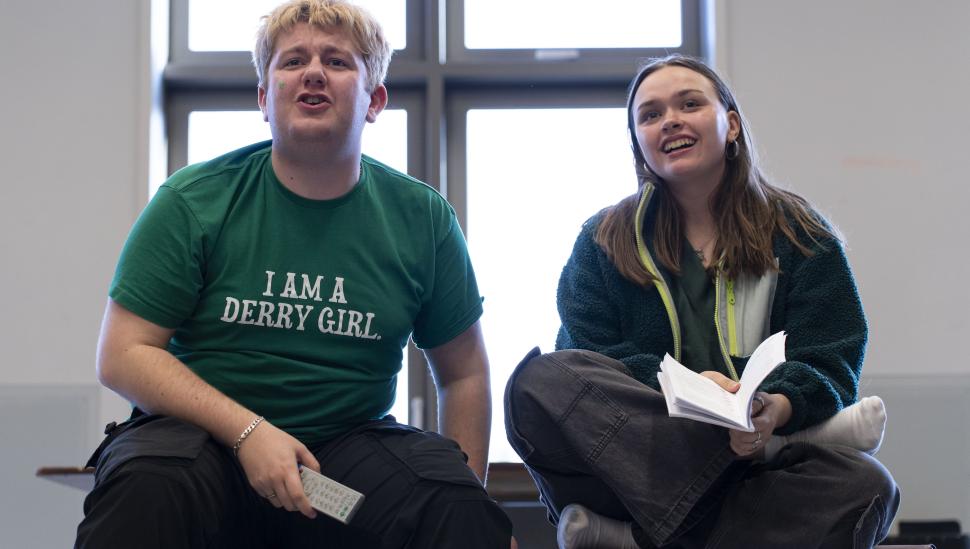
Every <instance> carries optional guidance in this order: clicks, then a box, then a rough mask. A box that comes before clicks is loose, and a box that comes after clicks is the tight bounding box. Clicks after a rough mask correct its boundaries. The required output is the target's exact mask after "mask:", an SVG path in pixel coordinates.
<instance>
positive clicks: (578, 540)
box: [556, 503, 638, 549]
mask: <svg viewBox="0 0 970 549" xmlns="http://www.w3.org/2000/svg"><path fill="white" fill-rule="evenodd" d="M556 541H557V542H559V549H638V545H637V542H635V541H633V533H632V531H631V530H630V523H629V522H622V521H619V520H615V519H611V518H609V517H604V516H603V515H597V514H596V513H594V512H592V511H590V510H589V509H587V508H585V507H583V506H582V505H579V504H578V503H573V504H570V505H567V506H566V508H565V509H563V510H562V514H561V515H559V529H558V531H557V532H556Z"/></svg>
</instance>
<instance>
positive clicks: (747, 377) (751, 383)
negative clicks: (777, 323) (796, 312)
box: [737, 332, 787, 410]
mask: <svg viewBox="0 0 970 549" xmlns="http://www.w3.org/2000/svg"><path fill="white" fill-rule="evenodd" d="M786 337H787V334H785V332H778V333H776V334H774V335H772V336H770V337H769V338H768V339H766V340H764V341H762V342H761V345H758V348H757V349H755V350H754V352H753V353H751V358H749V359H748V364H747V366H745V367H744V373H743V374H742V375H741V389H740V390H738V392H737V395H738V397H740V399H741V401H743V402H744V403H745V409H746V410H750V409H751V401H752V400H753V398H754V393H755V391H757V390H758V387H759V386H761V383H762V382H763V381H764V380H765V378H766V377H768V374H770V373H771V372H772V370H774V369H775V368H776V367H777V366H778V365H779V364H781V363H782V362H784V361H785V338H786Z"/></svg>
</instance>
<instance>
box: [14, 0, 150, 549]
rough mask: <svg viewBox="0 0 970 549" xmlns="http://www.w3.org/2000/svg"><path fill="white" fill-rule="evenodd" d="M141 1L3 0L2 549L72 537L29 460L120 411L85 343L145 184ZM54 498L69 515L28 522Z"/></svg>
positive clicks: (72, 453)
mask: <svg viewBox="0 0 970 549" xmlns="http://www.w3.org/2000/svg"><path fill="white" fill-rule="evenodd" d="M147 11H148V4H147V0H138V1H133V0H85V1H84V2H77V1H75V0H49V1H44V2H35V1H33V0H7V1H4V2H3V7H2V16H0V66H2V67H3V72H4V83H3V86H2V87H0V166H2V171H0V174H2V178H3V182H2V184H0V288H2V289H3V295H2V297H0V299H2V305H0V311H2V312H3V314H0V348H2V349H3V351H4V352H3V358H2V359H0V400H2V402H0V407H2V409H3V412H4V416H3V423H4V424H5V425H9V426H10V429H9V430H8V429H6V428H5V429H4V430H3V433H4V434H5V439H4V440H3V441H2V442H0V445H2V446H3V448H4V450H3V452H0V479H2V482H0V485H3V486H5V487H6V488H14V490H9V489H6V488H5V490H3V491H2V492H0V504H2V505H0V532H2V534H0V546H3V547H25V548H26V547H65V546H70V545H71V544H72V543H73V531H74V528H75V526H76V521H77V519H79V518H80V515H81V511H80V501H81V500H80V497H81V494H80V492H77V493H75V491H73V490H70V489H68V488H65V487H61V486H58V485H54V484H52V483H50V482H48V481H44V480H39V479H34V478H32V475H33V469H34V468H35V467H37V466H40V465H43V464H50V465H53V464H57V465H69V464H80V463H82V460H83V459H85V458H86V457H87V455H86V454H87V453H88V452H90V450H91V449H92V448H93V445H94V444H95V442H96V441H97V440H99V438H100V436H99V435H100V431H101V427H102V426H103V423H102V422H103V420H104V419H106V417H112V416H116V415H118V414H119V413H123V411H124V409H125V404H124V403H123V402H121V401H120V399H118V398H116V397H113V396H110V395H109V394H108V393H107V392H106V391H100V390H98V389H96V386H97V384H96V381H95V379H94V350H95V342H96V340H97V333H98V327H99V324H100V319H101V313H102V310H103V308H104V303H105V293H106V290H107V285H108V282H109V281H110V277H111V274H112V272H113V269H114V264H115V261H116V259H117V255H118V252H119V250H120V247H121V244H122V242H123V240H124V238H125V235H126V233H127V231H128V228H129V227H130V225H131V223H132V222H133V220H134V216H135V215H136V212H137V211H138V206H139V204H140V203H142V202H143V200H144V196H145V194H146V193H145V190H144V187H145V183H144V181H145V179H146V173H147V167H146V166H147V162H146V157H145V153H144V151H146V150H147V147H146V135H147V131H146V129H145V128H146V125H147V110H148V109H147V105H148V100H147V97H148V95H149V94H148V93H147V92H146V82H147V75H146V67H147V63H146V62H145V61H144V60H145V59H146V58H147V32H146V31H147V21H148V19H147ZM77 397H81V398H80V400H78V398H77ZM69 403H73V404H69ZM52 410H56V411H57V412H58V414H56V415H55V414H52V413H49V412H50V411H52ZM14 415H16V417H14ZM99 424H101V425H99ZM67 434H71V436H70V437H69V438H67V437H66V436H65V435H67ZM45 439H46V440H45ZM64 440H70V441H72V443H71V444H70V445H68V446H69V447H65V445H64V444H62V442H63V441H64ZM65 506H67V507H65ZM64 508H67V509H69V510H70V509H73V511H74V512H73V515H69V516H68V517H65V519H64V520H57V521H53V520H47V521H44V522H45V523H46V526H43V527H39V526H38V525H39V524H40V523H41V522H42V521H40V520H35V518H37V517H44V516H46V517H47V518H48V519H50V517H52V516H63V515H61V514H60V511H61V510H62V509H64ZM51 511H56V512H57V513H55V514H48V513H50V512H51Z"/></svg>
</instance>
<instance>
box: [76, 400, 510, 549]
mask: <svg viewBox="0 0 970 549" xmlns="http://www.w3.org/2000/svg"><path fill="white" fill-rule="evenodd" d="M118 429H119V430H120V434H119V433H112V435H114V436H111V437H109V440H107V441H106V442H107V443H106V444H103V445H102V448H100V449H99V451H98V453H97V454H98V456H97V457H98V462H97V465H98V467H97V470H96V473H95V487H94V489H93V490H92V491H91V493H90V494H88V497H87V498H86V499H85V502H84V513H85V517H84V519H83V520H82V522H81V524H80V525H79V526H78V536H77V540H76V545H75V547H77V548H84V549H90V548H94V549H99V548H105V549H109V548H110V549H125V548H136V547H137V548H159V549H161V548H172V547H179V548H193V549H194V548H232V549H249V548H287V549H289V548H311V547H312V548H328V549H329V548H359V547H368V548H371V547H373V548H382V549H383V548H404V547H408V548H426V547H460V548H461V549H466V548H467V549H471V548H482V549H498V548H502V549H506V548H507V547H508V546H509V539H510V537H511V534H512V525H511V522H510V521H509V519H508V517H506V516H505V514H504V512H503V511H502V510H501V508H499V506H498V504H496V503H495V502H494V501H493V500H492V499H491V498H489V497H488V495H487V494H486V493H485V490H484V489H483V488H482V486H481V484H480V483H479V482H478V480H477V478H476V477H475V475H474V473H473V472H472V471H471V469H469V468H468V466H467V465H466V464H465V461H464V454H462V452H461V450H460V448H459V447H458V444H457V443H455V442H454V441H452V440H450V439H446V438H444V437H441V436H438V435H437V434H434V433H426V432H423V431H420V430H418V429H415V428H413V427H409V426H406V425H400V424H398V423H396V422H394V421H393V419H391V420H381V421H374V422H370V423H368V424H365V425H363V426H361V427H359V428H356V429H354V430H353V431H351V432H349V433H347V434H345V435H342V436H340V437H339V438H337V439H335V440H333V441H330V442H328V443H326V444H324V445H322V446H320V447H316V448H311V451H313V453H314V455H315V456H316V458H317V460H318V461H319V462H320V465H321V469H322V472H323V473H324V474H325V475H327V476H329V477H330V478H333V479H336V480H338V481H340V482H342V483H344V484H346V485H348V486H350V487H351V488H354V489H355V490H357V491H359V492H361V493H363V494H364V495H365V499H364V503H363V505H362V506H361V508H360V509H359V510H358V511H357V513H356V514H355V515H354V518H353V520H352V521H351V523H350V525H347V526H345V525H343V524H341V523H339V522H337V521H336V520H333V519H332V518H330V517H327V516H325V515H323V514H322V513H318V514H317V517H316V518H315V519H308V518H306V517H305V516H303V515H302V514H300V513H297V512H289V511H286V510H285V509H276V508H274V507H273V506H272V505H271V504H269V503H268V502H267V501H266V500H265V499H264V498H262V497H260V496H259V494H257V493H256V492H255V490H253V489H252V488H251V487H250V486H249V483H248V481H247V480H246V476H245V474H244V473H243V471H242V468H241V467H240V465H239V462H238V461H237V460H236V459H235V458H234V457H233V455H232V452H231V451H230V450H229V449H228V448H225V447H223V446H222V445H220V444H218V443H216V442H215V441H214V440H213V439H212V438H211V437H210V436H209V434H208V433H207V432H205V431H204V430H202V429H200V428H198V427H196V426H194V425H191V424H189V423H186V422H183V421H180V420H177V419H175V418H171V417H163V416H143V417H141V418H138V419H136V420H134V421H132V422H130V423H128V424H125V425H122V426H119V427H118Z"/></svg>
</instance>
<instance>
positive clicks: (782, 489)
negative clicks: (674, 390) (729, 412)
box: [505, 349, 899, 549]
mask: <svg viewBox="0 0 970 549" xmlns="http://www.w3.org/2000/svg"><path fill="white" fill-rule="evenodd" d="M505 417H506V432H507V434H508V438H509V442H510V443H511V444H512V447H513V448H514V449H515V451H516V452H517V453H518V454H519V456H520V457H522V459H523V461H524V462H525V464H526V466H527V467H528V469H529V472H530V473H531V474H532V477H533V478H534V479H535V481H536V485H537V486H538V488H539V491H540V494H541V498H542V501H543V503H544V504H545V505H546V508H547V509H548V511H549V517H550V520H552V521H553V523H555V522H557V521H558V517H559V514H560V513H561V512H562V509H563V508H564V507H565V506H566V505H569V504H570V503H580V504H582V505H584V506H586V507H588V508H589V509H591V510H593V511H595V512H597V513H599V514H602V515H606V516H610V517H613V518H617V519H620V520H625V521H632V522H633V523H634V524H633V532H634V538H635V539H636V540H637V543H638V544H639V545H640V546H641V547H644V548H655V547H656V548H659V547H665V548H673V547H677V548H684V549H686V548H709V549H714V548H717V549H730V548H739V549H741V548H744V549H750V548H758V549H771V548H776V547H777V548H785V549H793V548H797V549H812V548H833V549H836V548H837V549H846V548H849V547H852V548H856V549H860V548H870V547H872V546H873V545H875V544H876V543H877V542H878V541H880V540H882V539H883V538H885V536H886V535H887V534H888V531H889V527H890V525H891V523H892V519H893V517H894V516H895V514H896V509H897V508H898V506H899V490H898V489H897V487H896V483H895V481H894V480H893V478H892V476H891V475H890V474H889V472H888V471H887V470H886V469H885V468H884V467H883V466H882V465H881V464H880V463H879V462H878V461H876V460H875V459H874V458H872V457H870V456H868V455H866V454H864V453H862V452H859V451H857V450H854V449H851V448H846V447H839V446H827V447H822V446H815V445H812V444H806V443H795V444H790V445H788V446H786V447H785V448H783V449H782V450H781V451H780V452H778V454H777V455H776V456H775V457H774V458H773V459H772V460H770V461H769V462H752V461H750V460H739V459H736V456H735V455H734V453H733V452H732V451H731V449H730V447H729V445H728V433H727V430H726V429H724V428H722V427H716V426H713V425H708V424H705V423H700V422H697V421H693V420H688V419H677V418H670V417H669V416H668V415H667V407H666V403H665V402H664V398H663V395H662V394H660V393H659V392H657V391H656V390H654V389H652V388H650V387H648V386H646V385H643V384H642V383H639V382H638V381H636V380H635V379H633V378H632V377H631V376H630V374H629V372H628V371H627V369H626V367H625V366H624V365H623V364H622V363H621V362H619V361H616V360H613V359H611V358H608V357H606V356H603V355H600V354H598V353H594V352H590V351H558V352H555V353H549V354H544V355H543V354H540V353H539V350H538V349H534V350H533V351H532V352H531V353H530V354H529V355H528V356H526V358H525V359H524V360H523V361H522V362H521V363H520V364H519V366H518V367H517V368H516V370H515V372H514V373H513V374H512V376H511V377H510V379H509V382H508V386H507V388H506V393H505Z"/></svg>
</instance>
